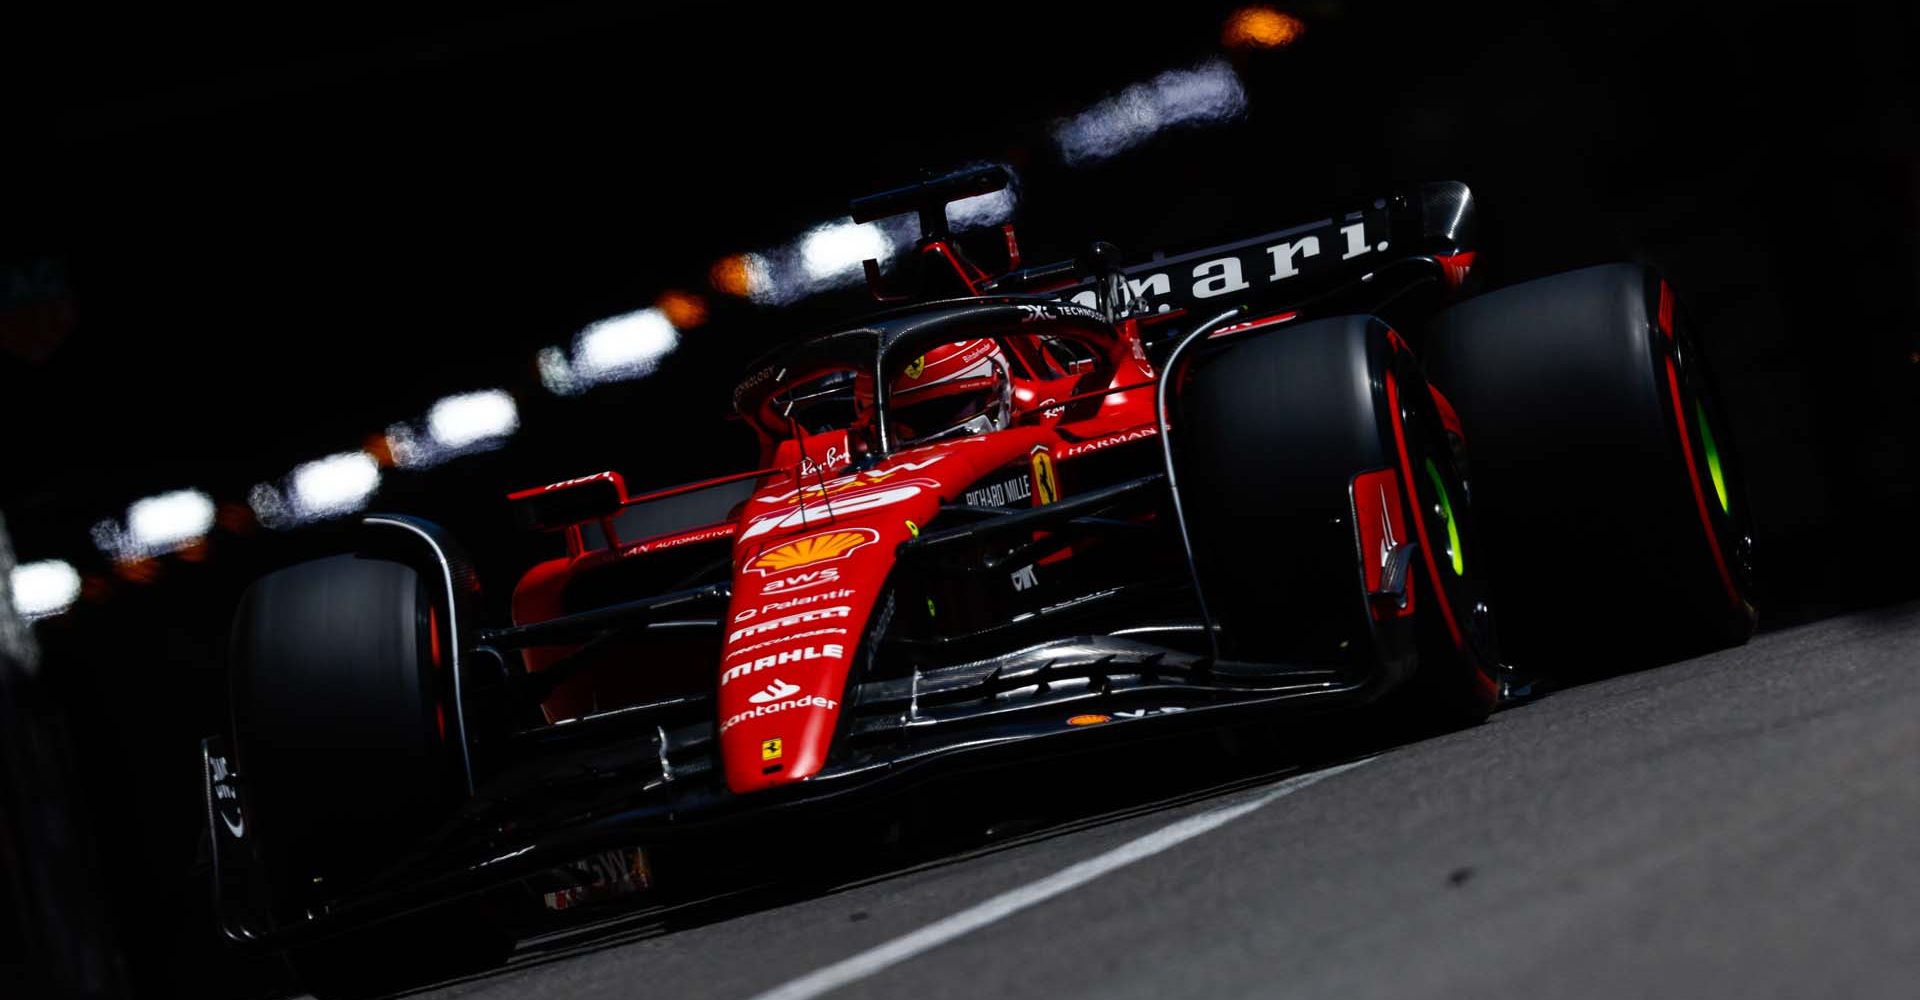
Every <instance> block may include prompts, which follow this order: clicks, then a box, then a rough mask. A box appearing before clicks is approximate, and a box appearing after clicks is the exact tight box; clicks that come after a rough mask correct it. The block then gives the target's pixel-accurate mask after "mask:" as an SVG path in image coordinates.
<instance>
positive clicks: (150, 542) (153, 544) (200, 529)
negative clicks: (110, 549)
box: [126, 490, 214, 555]
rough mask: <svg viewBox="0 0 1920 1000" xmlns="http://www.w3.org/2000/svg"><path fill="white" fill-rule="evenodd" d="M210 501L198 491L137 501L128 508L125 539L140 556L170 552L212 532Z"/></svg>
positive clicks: (178, 492)
mask: <svg viewBox="0 0 1920 1000" xmlns="http://www.w3.org/2000/svg"><path fill="white" fill-rule="evenodd" d="M213 513H214V508H213V498H212V497H209V496H207V495H206V494H205V493H202V492H200V491H199V490H175V491H174V492H172V493H162V494H160V495H159V496H154V497H147V498H146V499H144V500H137V501H135V502H134V504H133V506H131V507H128V508H127V532H126V538H127V539H128V540H129V541H131V542H132V543H133V548H134V549H136V550H137V551H138V552H139V553H140V554H142V555H154V554H159V553H162V552H170V551H172V550H174V549H177V548H179V547H180V546H182V545H185V544H186V543H188V542H190V541H193V540H194V539H196V538H203V537H205V536H206V534H207V532H208V531H211V530H212V529H213Z"/></svg>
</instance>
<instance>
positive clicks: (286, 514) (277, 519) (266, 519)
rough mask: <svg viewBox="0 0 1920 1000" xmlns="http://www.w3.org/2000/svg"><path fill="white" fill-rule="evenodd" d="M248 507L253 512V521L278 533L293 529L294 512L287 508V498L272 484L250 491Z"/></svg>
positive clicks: (260, 485) (265, 484)
mask: <svg viewBox="0 0 1920 1000" xmlns="http://www.w3.org/2000/svg"><path fill="white" fill-rule="evenodd" d="M247 507H248V509H250V510H252V511H253V519H254V520H256V521H259V522H260V523H261V524H262V525H264V526H266V527H269V528H273V529H274V530H276V531H277V530H281V529H284V528H291V527H293V524H294V521H293V511H291V510H289V509H288V508H287V498H286V497H284V496H282V495H281V494H280V491H279V490H277V489H275V488H274V487H273V484H271V483H261V484H259V485H258V486H255V487H254V488H253V489H251V490H248V491H247Z"/></svg>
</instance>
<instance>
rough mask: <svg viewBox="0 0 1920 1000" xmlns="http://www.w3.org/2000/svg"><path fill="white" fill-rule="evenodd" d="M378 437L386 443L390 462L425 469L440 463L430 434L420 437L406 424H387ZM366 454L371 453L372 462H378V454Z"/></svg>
mask: <svg viewBox="0 0 1920 1000" xmlns="http://www.w3.org/2000/svg"><path fill="white" fill-rule="evenodd" d="M380 437H381V440H383V441H385V442H386V443H387V454H388V455H389V456H391V457H392V459H393V462H392V464H394V465H397V466H399V467H400V468H402V469H425V468H430V467H432V466H434V465H438V464H439V463H440V457H441V456H440V449H438V448H436V447H434V444H433V439H432V435H431V434H429V435H427V436H425V437H422V436H421V435H419V434H415V433H414V432H413V428H412V427H411V426H410V425H408V424H391V425H388V427H387V432H386V433H385V434H382V435H381V436H380ZM367 454H369V455H373V460H374V462H375V463H376V464H379V462H380V456H379V455H378V454H376V453H374V452H368V453H367Z"/></svg>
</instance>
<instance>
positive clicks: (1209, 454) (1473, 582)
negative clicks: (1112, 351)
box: [1171, 316, 1498, 726]
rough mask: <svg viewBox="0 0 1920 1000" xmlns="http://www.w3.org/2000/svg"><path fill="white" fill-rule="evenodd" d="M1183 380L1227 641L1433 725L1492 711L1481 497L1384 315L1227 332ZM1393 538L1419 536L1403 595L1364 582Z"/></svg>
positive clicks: (1179, 415) (1376, 573)
mask: <svg viewBox="0 0 1920 1000" xmlns="http://www.w3.org/2000/svg"><path fill="white" fill-rule="evenodd" d="M1175 377H1180V378H1181V379H1182V382H1181V390H1180V395H1179V400H1178V406H1177V409H1176V411H1175V413H1174V414H1173V420H1172V421H1171V423H1172V433H1173V441H1172V443H1173V445H1174V449H1175V454H1176V457H1177V461H1178V463H1179V465H1178V468H1177V472H1178V475H1179V481H1180V488H1181V497H1182V502H1183V504H1184V505H1185V508H1186V514H1187V522H1188V528H1189V531H1190V533H1191V535H1192V538H1193V542H1194V549H1195V552H1194V555H1195V561H1196V563H1197V564H1198V569H1199V572H1200V579H1201V581H1202V583H1203V595H1204V597H1205V599H1206V601H1207V603H1208V606H1209V610H1210V611H1211V612H1212V614H1213V615H1214V617H1215V618H1216V619H1217V620H1218V621H1219V623H1220V624H1221V626H1222V642H1223V653H1224V654H1225V655H1227V656H1228V657H1230V658H1235V659H1246V660H1254V661H1260V662H1271V663H1281V664H1288V665H1296V666H1307V667H1313V666H1322V667H1332V668H1335V669H1338V670H1341V671H1342V672H1344V673H1346V674H1347V675H1348V676H1356V677H1366V678H1369V681H1368V683H1369V693H1371V694H1374V695H1379V694H1384V693H1386V692H1387V691H1389V690H1392V689H1394V688H1400V689H1401V691H1402V693H1401V695H1400V696H1399V697H1397V698H1396V699H1395V701H1396V702H1405V703H1407V704H1408V706H1409V709H1410V710H1411V711H1412V712H1413V713H1415V714H1416V715H1418V716H1420V717H1422V718H1423V719H1425V720H1428V721H1430V722H1435V723H1438V724H1440V725H1446V726H1454V725H1464V724H1471V723H1473V722H1477V721H1479V720H1480V719H1483V718H1485V717H1486V715H1487V713H1488V712H1490V711H1491V710H1492V709H1493V707H1494V704H1495V702H1496V700H1497V694H1498V685H1497V682H1496V681H1495V670H1496V669H1497V654H1496V652H1495V651H1494V649H1493V642H1492V632H1491V620H1490V616H1489V615H1488V614H1487V612H1486V607H1485V603H1484V601H1483V600H1482V599H1481V592H1480V582H1479V572H1480V567H1479V560H1478V558H1477V556H1476V555H1475V554H1474V551H1473V550H1474V548H1475V546H1476V544H1477V541H1476V539H1475V537H1474V530H1473V517H1472V512H1471V510H1470V509H1469V503H1468V500H1467V495H1466V489H1465V485H1464V483H1463V481H1462V480H1461V477H1460V475H1459V472H1458V470H1457V468H1456V464H1455V459H1454V456H1453V453H1452V450H1451V449H1450V448H1449V447H1448V445H1447V440H1446V435H1445V430H1444V428H1443V426H1442V424H1441V422H1440V418H1439V413H1438V408H1437V407H1436V406H1435V405H1434V403H1433V400H1432V397H1431V395H1430V392H1429V390H1428V388H1427V385H1426V382H1425V379H1424V378H1423V377H1422V375H1421V373H1420V370H1419V366H1418V365H1417V364H1416V363H1415V362H1414V360H1413V356H1412V354H1411V353H1410V352H1409V351H1408V350H1407V348H1406V345H1405V344H1404V343H1402V342H1401V341H1400V338H1399V337H1398V336H1396V335H1395V334H1394V333H1393V331H1392V330H1390V329H1389V328H1388V327H1387V325H1386V324H1385V323H1384V322H1382V321H1381V320H1379V319H1376V318H1374V317H1369V316H1343V317H1337V318H1332V319H1324V320H1318V321H1314V322H1311V323H1306V324H1303V325H1301V326H1299V327H1296V328H1281V329H1279V330H1276V331H1273V332H1271V333H1267V334H1262V335H1254V336H1247V337H1246V339H1244V340H1227V341H1225V342H1223V343H1221V344H1220V345H1218V346H1216V347H1212V348H1208V349H1207V350H1206V353H1204V354H1202V355H1201V356H1199V357H1198V358H1196V359H1195V360H1194V362H1193V363H1192V365H1191V366H1190V368H1188V369H1187V371H1186V372H1185V373H1184V374H1182V375H1179V376H1175ZM1388 510H1390V511H1391V517H1390V518H1389V517H1384V515H1385V513H1386V512H1387V511H1388ZM1389 543H1391V544H1389ZM1395 544H1397V545H1411V546H1413V548H1412V549H1411V550H1410V556H1411V558H1410V559H1409V561H1408V562H1407V563H1406V570H1407V574H1408V576H1407V580H1408V583H1407V591H1406V600H1405V602H1404V603H1395V602H1392V601H1383V600H1382V599H1381V598H1380V597H1378V596H1370V589H1375V588H1378V587H1379V585H1380V580H1381V566H1382V563H1383V561H1384V559H1383V556H1385V555H1386V554H1387V552H1388V551H1390V550H1391V549H1392V548H1393V546H1394V545H1395ZM1403 558H1404V557H1403Z"/></svg>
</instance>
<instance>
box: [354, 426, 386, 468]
mask: <svg viewBox="0 0 1920 1000" xmlns="http://www.w3.org/2000/svg"><path fill="white" fill-rule="evenodd" d="M360 450H361V451H364V452H366V453H367V454H369V455H372V456H373V460H374V461H375V462H377V463H379V465H380V467H381V468H382V469H391V468H393V464H394V459H393V442H391V441H388V440H387V436H386V435H385V434H369V435H367V439H366V440H365V441H362V442H360Z"/></svg>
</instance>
